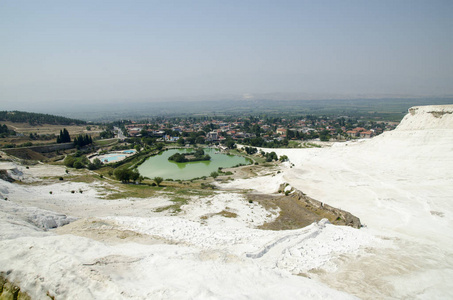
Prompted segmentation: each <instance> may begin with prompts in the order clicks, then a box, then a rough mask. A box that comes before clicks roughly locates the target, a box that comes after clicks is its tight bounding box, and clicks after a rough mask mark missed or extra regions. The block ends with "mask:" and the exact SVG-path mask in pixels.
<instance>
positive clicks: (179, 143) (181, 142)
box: [176, 137, 185, 146]
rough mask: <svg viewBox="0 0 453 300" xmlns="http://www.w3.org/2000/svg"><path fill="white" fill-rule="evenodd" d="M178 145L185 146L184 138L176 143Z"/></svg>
mask: <svg viewBox="0 0 453 300" xmlns="http://www.w3.org/2000/svg"><path fill="white" fill-rule="evenodd" d="M176 143H178V145H181V146H184V143H185V142H184V139H183V138H182V137H179V139H178V141H177V142H176Z"/></svg>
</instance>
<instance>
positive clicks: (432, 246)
mask: <svg viewBox="0 0 453 300" xmlns="http://www.w3.org/2000/svg"><path fill="white" fill-rule="evenodd" d="M278 154H279V155H281V154H286V155H288V156H289V158H290V160H291V162H292V163H294V164H295V167H294V168H292V169H288V170H287V171H286V172H285V173H284V176H283V178H282V180H283V181H288V182H289V183H290V184H292V185H293V186H295V187H297V188H299V189H300V190H302V191H304V192H305V193H307V194H308V195H310V196H311V197H313V198H315V199H322V201H324V202H326V203H329V204H330V205H332V206H336V207H340V208H342V209H344V210H347V211H349V212H351V213H353V214H354V215H356V216H359V217H360V219H361V221H362V223H363V224H367V225H368V229H369V231H371V232H373V233H375V234H376V235H379V236H386V237H387V238H391V239H392V240H394V242H395V245H396V247H397V248H396V250H391V251H390V250H389V251H383V250H380V251H378V252H377V253H375V258H374V259H371V260H369V259H363V261H360V260H358V261H350V262H345V263H344V265H343V266H342V267H341V268H342V269H343V270H340V271H339V272H338V273H337V274H333V275H332V274H328V275H326V276H324V281H325V282H328V283H329V284H331V285H333V286H336V287H339V288H342V289H343V290H347V291H350V292H354V293H356V294H358V295H361V296H365V295H367V293H369V292H370V291H372V290H373V289H375V290H376V292H383V293H384V294H383V295H385V296H386V297H394V298H417V297H419V298H426V299H434V298H436V299H439V298H450V299H451V298H452V297H453V292H452V291H453V105H446V106H425V107H413V108H411V109H409V113H408V114H407V115H406V116H405V117H404V119H403V120H402V122H401V123H400V125H399V126H398V127H397V128H396V129H395V130H393V131H390V132H386V133H384V134H382V135H380V136H377V137H376V138H373V139H371V140H363V141H359V142H349V143H344V144H337V145H335V146H334V147H333V148H329V149H328V148H326V149H307V150H279V151H278ZM341 268H340V269H341ZM351 272H352V273H354V275H353V276H352V278H346V280H344V279H343V281H344V282H341V281H342V280H340V279H339V278H341V277H342V276H346V277H351V276H350V275H349V274H350V273H351ZM372 278H374V279H373V280H371V279H372ZM376 279H377V280H376ZM366 290H368V292H367V291H366Z"/></svg>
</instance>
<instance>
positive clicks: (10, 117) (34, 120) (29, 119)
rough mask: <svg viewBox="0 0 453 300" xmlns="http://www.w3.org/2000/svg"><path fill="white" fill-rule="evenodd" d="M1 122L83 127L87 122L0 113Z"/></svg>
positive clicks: (18, 113) (49, 116) (10, 112)
mask: <svg viewBox="0 0 453 300" xmlns="http://www.w3.org/2000/svg"><path fill="white" fill-rule="evenodd" d="M0 121H10V122H13V123H29V124H31V125H40V124H49V125H83V124H86V121H82V120H78V119H71V118H66V117H61V116H55V115H49V114H41V113H30V112H24V111H0Z"/></svg>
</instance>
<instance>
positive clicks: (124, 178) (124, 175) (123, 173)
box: [113, 168, 132, 183]
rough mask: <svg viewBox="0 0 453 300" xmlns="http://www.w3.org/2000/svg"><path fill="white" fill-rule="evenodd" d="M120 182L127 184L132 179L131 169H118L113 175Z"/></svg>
mask: <svg viewBox="0 0 453 300" xmlns="http://www.w3.org/2000/svg"><path fill="white" fill-rule="evenodd" d="M113 174H114V175H115V177H116V179H118V180H119V181H121V182H122V183H127V182H129V180H130V179H131V175H132V171H131V170H129V169H124V168H122V169H116V170H115V172H114V173H113Z"/></svg>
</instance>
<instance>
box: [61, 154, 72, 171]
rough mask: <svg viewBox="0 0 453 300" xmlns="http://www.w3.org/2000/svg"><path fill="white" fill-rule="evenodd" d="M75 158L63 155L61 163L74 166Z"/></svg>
mask: <svg viewBox="0 0 453 300" xmlns="http://www.w3.org/2000/svg"><path fill="white" fill-rule="evenodd" d="M74 162H75V158H74V157H72V156H70V155H68V156H66V157H65V159H64V161H63V163H64V165H65V166H66V167H69V168H72V167H73V166H74Z"/></svg>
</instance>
